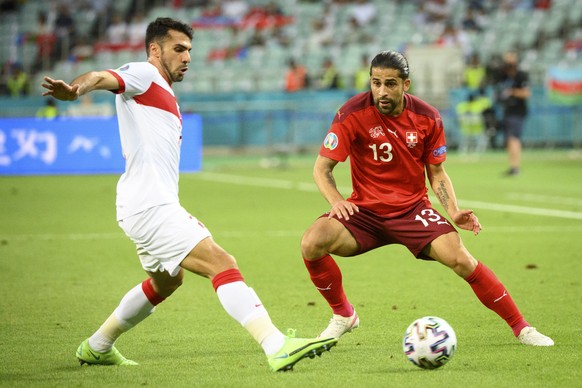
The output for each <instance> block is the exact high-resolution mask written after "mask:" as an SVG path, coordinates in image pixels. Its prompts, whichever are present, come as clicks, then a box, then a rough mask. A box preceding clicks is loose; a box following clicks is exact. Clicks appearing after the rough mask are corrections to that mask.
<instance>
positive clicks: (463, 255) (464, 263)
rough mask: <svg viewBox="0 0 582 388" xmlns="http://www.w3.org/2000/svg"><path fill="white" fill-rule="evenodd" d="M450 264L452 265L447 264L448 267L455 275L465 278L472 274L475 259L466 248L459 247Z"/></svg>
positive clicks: (475, 264)
mask: <svg viewBox="0 0 582 388" xmlns="http://www.w3.org/2000/svg"><path fill="white" fill-rule="evenodd" d="M451 264H452V265H449V267H450V268H451V269H452V270H453V271H455V273H456V274H457V275H459V276H460V277H462V278H463V279H465V278H466V277H468V276H469V275H470V274H472V273H473V271H474V270H475V268H476V267H477V260H476V259H475V258H474V257H473V256H471V254H470V253H469V252H467V250H466V249H461V250H460V251H459V252H458V253H457V255H456V256H455V259H454V261H452V263H451Z"/></svg>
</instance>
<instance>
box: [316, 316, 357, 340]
mask: <svg viewBox="0 0 582 388" xmlns="http://www.w3.org/2000/svg"><path fill="white" fill-rule="evenodd" d="M358 326H360V318H359V317H358V314H357V313H356V310H355V309H354V313H353V314H352V315H351V316H349V317H344V316H342V315H339V314H333V316H332V317H331V319H330V320H329V325H327V327H326V328H325V330H324V331H322V332H321V334H320V335H319V336H318V337H317V338H335V339H339V338H340V337H341V336H342V335H344V334H345V333H351V332H352V330H354V329H356V328H357V327H358Z"/></svg>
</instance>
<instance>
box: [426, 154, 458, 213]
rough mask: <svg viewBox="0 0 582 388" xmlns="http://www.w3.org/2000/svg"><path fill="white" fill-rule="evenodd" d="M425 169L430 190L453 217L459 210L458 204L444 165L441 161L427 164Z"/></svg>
mask: <svg viewBox="0 0 582 388" xmlns="http://www.w3.org/2000/svg"><path fill="white" fill-rule="evenodd" d="M426 171H427V176H428V181H429V182H430V186H431V188H432V191H433V192H434V193H435V194H436V196H437V198H438V199H439V202H440V203H441V205H442V206H443V208H444V209H445V210H446V212H447V213H448V214H449V216H451V217H453V216H454V214H455V213H456V212H457V211H459V205H458V204H457V197H456V195H455V190H454V189H453V183H452V182H451V178H450V177H449V174H447V172H446V171H445V167H444V166H443V164H442V163H439V164H428V165H427V166H426Z"/></svg>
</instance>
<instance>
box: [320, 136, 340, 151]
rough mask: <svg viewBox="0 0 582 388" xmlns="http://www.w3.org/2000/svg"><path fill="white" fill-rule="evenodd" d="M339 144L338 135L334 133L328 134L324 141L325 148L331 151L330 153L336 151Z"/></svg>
mask: <svg viewBox="0 0 582 388" xmlns="http://www.w3.org/2000/svg"><path fill="white" fill-rule="evenodd" d="M338 143H339V139H338V137H337V135H336V134H335V133H333V132H330V133H328V134H327V136H326V137H325V139H324V140H323V146H324V147H325V148H327V149H329V150H330V151H333V150H335V149H336V148H337V145H338Z"/></svg>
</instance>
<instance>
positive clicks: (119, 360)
mask: <svg viewBox="0 0 582 388" xmlns="http://www.w3.org/2000/svg"><path fill="white" fill-rule="evenodd" d="M77 359H78V360H79V363H80V364H81V365H83V364H87V365H139V364H138V363H137V362H135V361H132V360H128V359H127V358H125V357H123V356H122V355H121V353H119V350H117V349H116V348H115V346H114V347H112V348H111V350H109V351H108V352H105V353H99V352H96V351H95V350H93V349H91V346H89V339H88V338H87V339H86V340H85V341H83V342H81V345H79V348H78V349H77Z"/></svg>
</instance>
